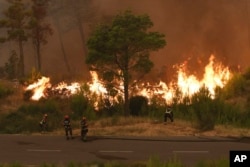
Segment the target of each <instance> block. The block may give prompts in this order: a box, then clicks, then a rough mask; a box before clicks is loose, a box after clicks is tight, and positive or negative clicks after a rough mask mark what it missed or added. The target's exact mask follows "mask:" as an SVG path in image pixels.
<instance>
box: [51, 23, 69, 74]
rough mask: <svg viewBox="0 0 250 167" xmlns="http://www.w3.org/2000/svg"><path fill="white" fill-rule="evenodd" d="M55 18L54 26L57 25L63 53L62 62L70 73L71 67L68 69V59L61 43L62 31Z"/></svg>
mask: <svg viewBox="0 0 250 167" xmlns="http://www.w3.org/2000/svg"><path fill="white" fill-rule="evenodd" d="M55 19H56V26H57V30H58V36H59V41H60V46H61V50H62V54H63V60H64V63H65V65H66V68H67V72H68V73H70V71H71V69H70V65H69V61H68V58H67V54H66V51H65V48H64V44H63V38H62V32H61V29H60V27H59V23H58V20H57V18H55Z"/></svg>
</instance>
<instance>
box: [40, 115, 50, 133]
mask: <svg viewBox="0 0 250 167" xmlns="http://www.w3.org/2000/svg"><path fill="white" fill-rule="evenodd" d="M47 118H48V114H44V115H43V118H42V120H41V121H40V122H39V125H40V129H41V132H42V133H43V132H45V131H48V122H47Z"/></svg>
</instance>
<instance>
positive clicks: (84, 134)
mask: <svg viewBox="0 0 250 167" xmlns="http://www.w3.org/2000/svg"><path fill="white" fill-rule="evenodd" d="M80 124H81V139H82V140H83V141H86V137H87V133H88V123H87V119H86V117H82V120H81V122H80Z"/></svg>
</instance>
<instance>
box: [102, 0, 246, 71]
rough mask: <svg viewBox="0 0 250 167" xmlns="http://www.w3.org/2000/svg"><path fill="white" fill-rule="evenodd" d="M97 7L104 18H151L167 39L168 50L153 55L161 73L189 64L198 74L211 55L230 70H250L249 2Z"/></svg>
mask: <svg viewBox="0 0 250 167" xmlns="http://www.w3.org/2000/svg"><path fill="white" fill-rule="evenodd" d="M249 3H250V2H249ZM97 4H99V6H100V8H101V13H102V14H115V13H117V12H118V11H121V10H126V9H130V10H132V11H134V12H135V13H137V14H144V13H146V14H148V15H149V16H150V18H151V19H152V21H153V22H154V30H155V31H159V32H162V33H164V34H165V35H166V41H167V46H166V47H165V48H163V49H161V50H160V51H159V52H157V53H153V54H152V58H153V60H154V62H155V66H156V68H158V69H159V70H160V69H161V68H162V67H163V66H166V67H169V66H172V65H173V64H176V63H181V62H183V61H186V60H188V61H189V64H190V68H191V70H192V71H199V70H200V69H197V67H200V66H201V67H204V64H206V63H207V62H208V59H209V57H210V55H211V54H215V56H216V58H217V59H219V60H220V61H223V63H226V65H229V66H236V65H241V66H242V67H247V66H249V63H248V62H249V58H248V54H249V39H248V33H249V32H248V31H249V27H248V26H249V25H248V22H249V19H248V14H247V12H248V7H250V6H248V4H247V1H246V0H237V1H235V0H202V1H201V0H192V1H187V0H155V1H151V0H137V1H133V0H127V1H119V0H98V1H97ZM249 10H250V8H249Z"/></svg>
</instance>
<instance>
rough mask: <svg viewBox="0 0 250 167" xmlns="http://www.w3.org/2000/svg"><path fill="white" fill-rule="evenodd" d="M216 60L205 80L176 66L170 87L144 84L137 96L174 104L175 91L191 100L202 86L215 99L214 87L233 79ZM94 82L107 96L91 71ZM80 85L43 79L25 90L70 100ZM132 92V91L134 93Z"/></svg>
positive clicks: (93, 89)
mask: <svg viewBox="0 0 250 167" xmlns="http://www.w3.org/2000/svg"><path fill="white" fill-rule="evenodd" d="M214 60H215V57H214V56H213V55H212V56H211V57H210V59H209V63H208V64H207V65H206V66H205V70H204V74H203V78H202V79H200V80H199V79H198V78H197V77H196V76H195V75H188V74H187V72H186V66H185V65H180V66H177V81H171V82H170V83H169V84H167V83H165V82H163V81H160V82H159V83H158V84H150V83H143V84H141V85H136V86H135V91H134V90H133V93H134V94H137V95H142V96H146V97H148V98H149V99H151V98H152V97H153V96H160V97H162V98H163V99H165V100H166V102H167V103H171V102H172V100H173V98H174V97H175V94H176V90H178V91H179V92H180V93H181V95H182V97H186V96H188V97H191V96H192V95H193V94H194V93H196V92H198V91H199V90H200V89H201V88H202V87H204V86H205V87H206V88H207V89H208V90H209V92H210V94H211V96H212V98H213V97H214V95H215V88H216V87H221V88H223V87H224V86H225V84H226V83H227V81H228V80H229V79H230V77H231V73H230V70H229V69H228V67H225V66H223V65H222V64H220V63H215V61H214ZM90 74H91V76H92V81H91V82H88V83H87V84H88V85H89V89H90V92H92V93H95V94H97V95H98V96H99V97H100V96H101V95H106V94H107V90H106V88H105V86H104V85H103V84H102V83H101V82H100V80H99V79H98V75H97V73H95V72H93V71H92V72H90ZM80 87H81V84H80V83H78V82H74V83H71V84H69V85H68V84H66V83H65V82H61V83H59V84H58V85H56V86H52V85H51V84H50V79H49V78H47V77H42V78H41V79H39V80H38V81H37V82H36V83H33V84H31V85H29V86H28V87H27V88H26V89H25V90H32V91H33V92H34V94H33V96H32V97H31V99H32V100H39V99H40V98H41V97H44V98H47V96H48V95H47V94H46V93H45V92H46V91H45V90H46V89H49V90H51V91H52V92H54V93H57V94H59V95H61V96H66V97H69V96H70V95H72V94H75V93H77V92H78V91H79V90H80ZM131 93H132V92H131Z"/></svg>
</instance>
